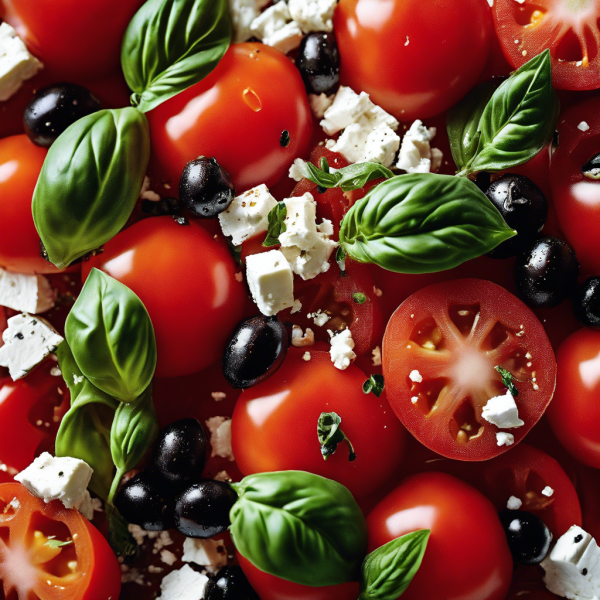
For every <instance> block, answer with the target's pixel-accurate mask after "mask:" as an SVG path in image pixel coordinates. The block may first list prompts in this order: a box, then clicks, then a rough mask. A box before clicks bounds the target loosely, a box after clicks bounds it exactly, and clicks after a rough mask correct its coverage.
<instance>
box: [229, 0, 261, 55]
mask: <svg viewBox="0 0 600 600" xmlns="http://www.w3.org/2000/svg"><path fill="white" fill-rule="evenodd" d="M266 4H268V2H266V1H265V0H229V14H230V15H231V23H232V25H233V42H234V43H236V44H237V43H239V42H246V41H248V40H249V39H250V38H251V37H252V31H251V30H250V25H252V22H253V21H254V19H256V17H258V16H259V15H260V9H261V8H262V7H263V6H265V5H266Z"/></svg>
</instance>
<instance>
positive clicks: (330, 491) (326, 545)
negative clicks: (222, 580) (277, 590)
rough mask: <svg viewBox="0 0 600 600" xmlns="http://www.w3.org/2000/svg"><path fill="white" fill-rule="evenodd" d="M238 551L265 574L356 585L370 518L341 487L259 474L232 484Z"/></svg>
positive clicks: (298, 475)
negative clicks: (365, 515)
mask: <svg viewBox="0 0 600 600" xmlns="http://www.w3.org/2000/svg"><path fill="white" fill-rule="evenodd" d="M232 487H233V488H234V489H235V490H236V491H237V493H238V494H239V499H238V501H237V502H236V503H235V504H234V505H233V508H232V509H231V512H230V519H231V528H230V529H231V536H232V538H233V541H234V543H235V546H236V548H237V549H238V551H239V552H240V554H241V555H242V556H244V557H245V558H247V559H248V560H249V561H250V562H251V563H252V564H253V565H254V566H256V567H257V568H259V569H260V570H261V571H265V572H266V573H270V574H271V575H275V576H276V577H281V578H282V579H286V580H288V581H292V582H295V583H300V584H302V585H309V586H313V587H315V586H323V585H335V584H338V583H344V582H346V581H354V580H356V578H357V576H358V572H359V568H360V565H361V561H362V559H363V557H364V554H365V549H366V542H367V529H366V523H365V518H364V516H363V513H362V511H361V510H360V508H359V506H358V504H357V503H356V501H355V500H354V498H353V497H352V494H351V493H350V492H349V491H348V490H347V489H346V488H345V487H344V486H343V485H341V484H340V483H337V482H336V481H332V480H330V479H325V478H324V477H320V476H319V475H313V474H312V473H305V472H304V471H283V472H274V473H257V474H256V475H250V476H248V477H245V478H244V479H242V481H241V482H240V483H234V484H232Z"/></svg>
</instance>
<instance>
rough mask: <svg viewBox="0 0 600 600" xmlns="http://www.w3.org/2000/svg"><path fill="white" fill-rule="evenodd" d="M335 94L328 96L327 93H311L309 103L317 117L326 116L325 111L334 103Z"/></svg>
mask: <svg viewBox="0 0 600 600" xmlns="http://www.w3.org/2000/svg"><path fill="white" fill-rule="evenodd" d="M334 98H335V94H332V95H331V96H328V95H327V94H309V95H308V103H309V104H310V109H311V110H312V112H313V115H315V118H317V119H322V118H323V117H324V116H325V111H326V110H327V109H328V108H329V107H330V106H331V105H332V104H333V99H334Z"/></svg>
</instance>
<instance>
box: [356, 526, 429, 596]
mask: <svg viewBox="0 0 600 600" xmlns="http://www.w3.org/2000/svg"><path fill="white" fill-rule="evenodd" d="M430 533H431V532H430V531H429V530H428V529H422V530H420V531H415V532H414V533H408V534H407V535H403V536H402V537H400V538H397V539H395V540H392V541H391V542H388V543H387V544H385V545H384V546H381V547H380V548H377V550H374V551H373V552H371V554H369V555H368V556H367V557H366V558H365V560H364V562H363V565H362V570H361V577H360V596H359V597H358V600H396V599H397V598H398V597H399V596H401V595H402V594H403V593H404V592H405V591H406V588H407V587H408V585H409V584H410V582H411V581H412V579H413V577H414V576H415V575H416V573H417V571H418V570H419V567H420V566H421V562H422V561H423V556H424V554H425V549H426V548H427V542H428V541H429V535H430Z"/></svg>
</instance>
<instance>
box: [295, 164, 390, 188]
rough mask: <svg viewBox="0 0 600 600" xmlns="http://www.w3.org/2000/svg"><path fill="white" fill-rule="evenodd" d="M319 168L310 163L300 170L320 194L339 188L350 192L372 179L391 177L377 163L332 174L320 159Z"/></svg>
mask: <svg viewBox="0 0 600 600" xmlns="http://www.w3.org/2000/svg"><path fill="white" fill-rule="evenodd" d="M319 165H320V167H321V168H320V169H319V167H315V165H313V164H312V163H305V164H304V165H302V168H301V169H300V170H301V171H302V175H303V176H304V177H305V178H306V179H309V180H310V181H312V182H313V183H316V184H317V190H318V191H319V192H320V193H321V194H322V193H323V192H324V191H325V190H326V189H327V188H336V187H338V188H340V189H341V190H342V191H344V192H351V191H352V190H358V189H360V188H362V187H364V186H365V185H366V184H367V183H368V182H369V181H373V180H374V179H389V178H390V177H393V176H394V174H393V173H392V171H390V170H389V169H387V168H386V167H384V166H383V165H380V164H378V163H369V162H366V163H357V164H354V165H349V166H347V167H343V168H341V169H338V170H337V171H336V172H335V173H332V172H331V170H330V168H329V163H328V162H327V159H326V158H325V157H323V158H321V160H320V162H319Z"/></svg>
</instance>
